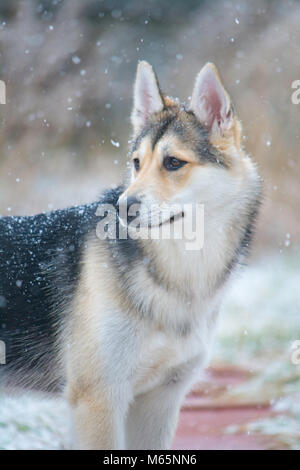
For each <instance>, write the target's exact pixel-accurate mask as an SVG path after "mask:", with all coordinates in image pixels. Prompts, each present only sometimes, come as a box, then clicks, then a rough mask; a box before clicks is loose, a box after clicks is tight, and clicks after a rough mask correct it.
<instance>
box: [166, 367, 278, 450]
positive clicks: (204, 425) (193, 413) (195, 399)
mask: <svg viewBox="0 0 300 470" xmlns="http://www.w3.org/2000/svg"><path fill="white" fill-rule="evenodd" d="M207 376H208V377H207V384H209V389H208V390H206V391H204V387H203V385H202V387H201V386H200V384H199V385H198V386H196V387H195V388H194V390H193V391H192V392H191V393H190V395H189V396H188V397H187V399H186V401H185V403H184V406H183V408H182V411H181V414H180V419H179V426H178V430H177V433H176V437H175V441H174V443H173V449H226V450H227V449H228V450H229V449H233V450H237V449H258V450H260V449H268V448H270V447H271V443H270V438H269V437H268V438H267V437H264V436H258V435H256V436H254V435H248V433H247V432H246V430H245V431H244V432H241V433H239V434H229V433H226V432H225V428H226V427H227V426H231V425H244V424H246V423H249V422H250V421H253V420H258V419H259V418H264V417H266V416H270V415H271V414H272V413H273V412H272V409H271V407H270V406H269V405H268V404H264V403H262V404H259V405H253V404H251V403H249V404H243V405H240V404H238V403H234V402H231V403H228V402H227V403H224V402H223V403H222V391H224V390H225V389H226V388H227V387H234V386H235V385H236V384H239V383H241V382H245V381H246V380H247V379H248V374H247V373H246V372H245V371H242V370H237V369H224V368H222V369H215V370H210V371H208V372H207ZM205 385H206V383H205Z"/></svg>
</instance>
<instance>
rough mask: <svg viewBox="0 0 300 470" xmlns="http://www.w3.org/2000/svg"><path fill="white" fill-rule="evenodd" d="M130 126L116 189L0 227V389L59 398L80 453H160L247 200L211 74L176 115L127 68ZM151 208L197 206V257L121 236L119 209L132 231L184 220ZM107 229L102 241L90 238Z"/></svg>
mask: <svg viewBox="0 0 300 470" xmlns="http://www.w3.org/2000/svg"><path fill="white" fill-rule="evenodd" d="M132 124H133V139H132V142H133V143H132V148H131V152H130V155H131V167H130V175H129V178H128V181H126V182H125V183H124V185H123V186H120V187H119V188H117V189H114V190H109V191H107V192H105V193H104V195H103V197H102V199H101V200H100V201H97V202H95V203H93V204H89V205H85V206H80V207H74V208H70V209H66V210H59V211H55V212H51V213H43V214H39V215H36V216H33V217H3V218H0V340H1V341H2V344H4V345H5V350H6V356H5V361H2V362H5V364H2V365H0V385H1V386H3V387H5V388H6V389H7V390H9V389H12V388H16V387H24V388H31V389H35V390H40V391H44V392H50V393H58V394H64V396H65V397H66V399H67V400H68V402H69V404H70V407H71V410H72V417H73V429H74V434H75V446H76V447H77V448H82V449H167V448H169V447H170V446H171V444H172V439H173V436H174V432H175V430H176V423H177V418H178V414H179V410H180V406H181V404H182V401H183V398H184V396H185V394H186V393H187V391H188V390H189V389H190V387H191V386H192V384H193V382H194V381H195V380H196V379H197V374H198V373H199V370H201V369H202V368H203V367H204V366H205V364H206V363H207V358H208V353H209V350H210V346H211V343H212V339H213V336H214V331H215V326H216V321H217V317H218V312H219V308H220V304H221V301H222V298H223V295H224V290H225V289H226V286H227V285H228V282H229V280H230V277H231V275H232V273H233V271H234V270H235V269H236V268H237V266H238V265H239V264H240V263H242V262H244V261H245V257H246V256H247V253H248V249H249V243H250V241H251V238H252V234H253V228H254V224H255V219H256V216H257V212H258V207H259V201H260V193H261V190H260V179H259V177H258V174H257V171H256V167H255V164H254V163H253V161H252V160H251V158H250V157H249V155H247V154H246V153H245V151H244V149H243V148H242V145H241V124H240V121H239V120H238V118H237V115H236V114H235V111H234V109H233V106H232V104H231V101H230V98H229V95H228V93H227V92H226V91H225V89H224V87H223V85H222V83H221V80H220V77H219V74H218V72H217V69H216V67H215V66H214V65H213V64H210V63H208V64H206V65H205V66H204V67H203V68H202V70H201V71H200V73H199V74H198V76H197V77H196V81H195V86H194V90H193V93H192V98H191V101H190V104H189V106H188V107H186V106H184V105H182V104H180V103H178V102H177V101H176V100H173V99H171V98H169V97H167V96H166V95H164V94H163V93H162V92H161V90H160V87H159V85H158V81H157V78H156V76H155V74H154V72H153V69H152V67H151V66H150V65H149V64H148V63H147V62H141V63H139V65H138V70H137V77H136V81H135V86H134V107H133V112H132ZM163 204H177V205H178V204H179V205H180V207H182V205H184V204H185V205H187V206H188V205H190V206H192V207H193V206H195V205H196V204H202V205H203V207H204V224H202V225H203V227H202V228H203V231H204V232H203V233H204V243H203V246H202V247H201V249H198V250H195V249H193V250H188V249H186V243H185V242H186V240H185V239H184V238H182V239H177V238H175V237H174V238H170V239H160V238H159V237H158V238H157V237H148V238H147V239H146V238H145V239H144V238H139V237H134V236H131V234H130V233H131V232H130V230H129V217H126V215H128V216H129V210H130V208H131V207H132V206H133V205H136V206H137V207H138V211H137V212H136V213H135V217H133V220H134V221H138V224H139V226H140V227H145V226H147V227H150V228H153V227H162V226H168V225H170V226H171V225H172V226H174V227H176V226H177V225H178V224H179V223H180V224H181V223H182V222H183V221H184V220H185V216H186V214H185V209H184V210H182V209H180V210H179V211H178V212H177V213H175V214H174V213H173V215H172V216H170V215H169V216H166V212H165V211H164V209H162V207H163ZM153 205H155V207H156V210H155V211H154V217H153V218H152V219H151V223H150V224H149V217H148V215H147V214H148V213H149V208H151V207H152V206H153ZM106 207H108V208H109V207H111V208H112V210H111V211H110V210H109V209H108V210H106ZM184 207H185V206H184ZM103 208H104V209H105V210H102V209H103ZM99 210H100V213H99ZM121 212H123V214H124V213H125V217H124V216H122V215H121ZM99 214H100V215H99ZM107 220H109V221H110V222H112V221H113V222H115V224H116V229H115V233H114V235H113V236H110V237H109V236H108V235H109V233H111V229H110V228H108V229H107V234H108V235H107V237H101V236H99V233H98V232H99V230H98V229H99V223H100V228H101V226H102V225H104V223H103V222H104V221H106V222H107ZM120 221H121V224H120V223H119V222H120ZM101 224H102V225H101ZM106 225H107V224H106ZM97 227H98V228H97ZM121 227H123V228H124V227H125V231H126V234H127V236H125V237H123V236H122V237H121V236H120V228H121ZM126 227H127V228H126ZM104 231H105V230H104Z"/></svg>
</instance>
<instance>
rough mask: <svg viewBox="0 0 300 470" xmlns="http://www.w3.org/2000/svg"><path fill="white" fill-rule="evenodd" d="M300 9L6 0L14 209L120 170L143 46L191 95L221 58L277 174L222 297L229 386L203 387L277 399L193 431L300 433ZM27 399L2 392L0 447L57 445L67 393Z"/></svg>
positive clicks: (6, 148) (0, 178)
mask: <svg viewBox="0 0 300 470" xmlns="http://www.w3.org/2000/svg"><path fill="white" fill-rule="evenodd" d="M299 22H300V2H299V1H295V0H288V1H285V2H282V1H280V0H269V1H267V0H253V1H251V2H249V1H248V2H246V0H239V1H225V2H224V1H217V0H216V1H202V0H184V1H183V0H165V1H163V0H148V1H147V2H141V1H139V0H128V1H126V0H43V1H40V0H26V1H21V0H1V1H0V79H1V80H4V82H5V83H6V86H7V96H6V105H0V124H1V125H0V149H1V151H0V214H1V215H14V214H34V213H38V212H40V211H46V210H52V209H56V208H59V207H65V206H68V205H74V204H79V203H85V202H89V201H92V200H95V199H96V198H97V197H98V195H99V194H100V192H101V191H102V189H103V188H104V187H107V186H109V185H113V184H116V183H118V181H119V180H120V178H121V177H122V175H123V173H124V170H125V168H126V161H127V151H128V141H129V140H130V133H131V128H130V119H129V117H130V111H131V100H132V87H133V80H134V76H135V71H136V65H137V62H138V60H141V59H145V60H147V61H149V62H150V63H151V64H152V65H153V67H154V69H155V70H156V72H157V74H158V76H159V80H160V84H161V87H162V89H163V91H165V92H166V93H167V94H169V95H171V96H178V97H179V98H180V99H181V100H183V101H188V98H189V96H190V95H191V92H192V87H193V82H194V78H195V75H196V74H197V72H198V71H199V70H200V68H201V67H202V66H203V65H204V63H205V62H206V61H212V62H214V63H215V64H216V65H217V67H218V68H219V71H220V73H221V76H222V78H223V81H224V83H225V85H226V88H227V89H228V91H229V93H230V95H231V97H232V100H233V102H234V103H235V106H236V109H237V112H238V114H239V116H240V118H241V119H242V123H243V140H244V145H245V148H246V149H247V151H248V152H249V153H251V155H253V158H254V159H255V161H256V162H257V163H258V167H259V171H260V173H261V175H262V177H263V179H264V204H263V207H262V211H261V216H260V219H259V223H258V230H257V237H256V241H255V245H254V250H253V255H252V259H251V264H250V267H249V268H248V269H247V270H246V271H245V272H244V273H243V274H242V275H241V276H240V277H239V278H238V280H237V282H236V284H235V285H234V287H233V289H232V291H231V293H230V295H229V296H228V299H227V300H226V302H225V305H224V308H223V315H222V319H221V322H220V327H219V334H218V338H217V340H216V347H215V350H214V352H213V358H212V371H213V372H212V377H210V378H211V380H210V381H209V383H210V384H214V385H215V386H211V385H207V384H206V385H205V387H204V388H203V386H202V389H201V390H202V391H199V393H198V395H199V394H200V395H201V394H202V395H203V394H204V395H205V394H206V395H207V396H206V398H207V400H208V401H209V403H206V404H205V405H203V406H204V407H205V406H206V407H209V406H210V407H212V409H213V408H214V407H215V406H217V405H218V404H220V403H223V405H224V407H225V408H226V407H229V408H228V409H231V408H230V407H237V408H240V407H241V405H243V406H244V407H245V406H249V410H250V411H251V407H252V408H253V409H254V408H255V409H256V410H257V407H260V408H259V409H264V410H266V414H265V415H263V416H262V417H259V420H255V419H254V417H253V416H252V418H253V419H252V418H251V420H250V421H251V423H250V421H249V423H248V421H247V419H246V421H245V420H244V421H245V422H244V421H243V419H242V420H239V419H237V422H231V421H230V420H229V422H227V421H226V423H225V425H224V426H223V427H222V426H221V427H220V426H219V425H217V424H216V426H215V427H214V425H213V426H212V428H209V426H208V427H206V428H205V430H204V431H203V436H204V437H203V439H204V441H203V442H204V444H199V442H200V440H198V441H197V437H196V438H195V439H196V441H195V442H196V444H194V445H195V446H196V445H198V446H199V445H203V446H204V447H205V445H208V444H207V442H208V441H207V439H206V438H207V436H208V435H212V436H214V435H216V436H217V437H218V438H219V437H220V436H221V434H222V436H223V434H226V436H227V437H225V438H224V439H225V441H222V439H221V441H222V442H225V443H224V444H221V445H223V446H225V447H226V445H227V447H228V445H233V444H228V442H229V441H230V439H232V435H234V436H243V437H242V439H244V441H243V442H244V443H246V444H243V445H248V446H250V444H249V442H250V443H251V442H252V441H251V439H252V438H253V436H254V441H253V442H254V443H253V446H254V447H255V446H256V447H259V446H260V445H261V446H263V447H268V448H270V447H272V446H273V447H282V448H299V447H300V408H298V407H297V406H296V405H297V403H298V402H299V400H298V398H300V397H299V395H298V393H299V392H298V390H299V391H300V388H299V386H300V381H299V377H300V367H299V366H298V365H295V364H293V363H292V361H291V347H292V344H293V341H295V340H297V339H300V312H299V307H300V290H299V287H300V284H299V281H300V274H299V265H300V217H299V206H300V188H299V178H300V164H299V135H300V104H299V105H296V104H293V103H292V101H291V96H292V93H293V91H294V90H293V89H292V82H293V81H294V80H297V79H298V80H300V69H299V64H300V59H299V44H300V28H299ZM226 374H227V375H226ZM198 395H197V396H198ZM198 398H199V397H198ZM202 398H203V397H202ZM28 400H29V401H28V406H27V407H23V406H21V405H20V403H21V402H20V401H18V400H10V401H5V400H4V399H2V401H1V399H0V448H1V446H2V447H3V448H22V447H23V448H26V447H28V446H29V447H30V446H31V447H32V446H33V447H35V448H43V447H51V446H52V447H54V448H59V447H60V446H61V445H62V444H61V441H60V437H57V436H56V434H55V433H56V432H57V430H56V431H54V430H53V429H54V428H55V429H57V426H54V424H53V423H54V422H55V419H56V418H57V416H56V417H55V416H54V418H53V420H54V421H53V422H52V421H51V419H52V418H50V415H51V413H53V406H52V405H51V406H50V405H49V403H48V404H47V403H46V404H45V402H43V405H41V403H39V405H38V404H37V403H38V402H34V401H31V398H29V399H28ZM216 404H217V405H216ZM42 406H44V407H45V410H44V408H42ZM47 406H48V408H47ZM18 407H19V408H18ZM199 407H200V405H199ZM217 407H218V406H217ZM200 408H201V407H200ZM16 409H18V410H19V411H18V413H16ZM42 409H43V410H44V411H43V412H41V410H42ZM1 412H2V418H1ZM24 413H25V414H24ZM219 413H220V410H219ZM54 414H55V413H54ZM233 414H234V413H233V412H232V413H231V412H230V413H229V415H230V416H233ZM250 414H251V413H250ZM229 415H228V416H229ZM12 416H13V417H14V418H13V419H12ZM216 416H219V415H217V414H216ZM255 416H256V415H255ZM40 417H42V418H40ZM202 418H203V417H202ZM298 418H299V419H298ZM40 419H41V420H42V421H41V422H40V421H39V420H40ZM47 419H49V420H50V421H49V422H50V424H49V423H48V422H47V423H48V424H47V426H48V427H47V429H49V435H48V434H47V432H46V431H45V426H44V424H43V423H44V421H43V420H46V421H47ZM34 420H36V421H34ZM51 423H52V424H51ZM193 429H194V428H193ZM195 429H196V431H195ZM195 429H194V431H195V432H194V431H193V432H194V434H196V436H198V437H199V436H200V434H201V432H202V431H201V430H199V429H198V431H197V426H196V428H195ZM45 432H46V435H45V434H43V433H45ZM193 432H192V431H191V433H192V434H193ZM197 433H198V434H197ZM41 436H42V437H41ZM55 436H56V437H55ZM228 436H230V439H229V437H228ZM256 436H263V438H264V439H265V437H266V436H267V440H266V441H264V440H263V441H259V443H258V441H256V440H255V439H256ZM56 438H57V439H56ZM39 439H40V440H39ZM55 439H56V440H55ZM199 439H200V437H199ZM226 439H229V441H226ZM182 442H183V441H182ZM186 442H187V444H182V445H187V446H188V445H189V441H188V440H187V441H186ZM190 442H191V441H190ZM193 442H194V441H193ZM197 442H198V444H197ZM201 442H202V441H201ZM212 442H213V443H212V444H211V445H212V447H213V448H215V447H217V446H218V445H219V446H220V439H219V441H216V442H214V441H212ZM226 442H227V444H226ZM230 442H237V441H236V440H235V439H233V440H231V441H230ZM261 442H263V443H261ZM205 443H206V444H205ZM247 443H248V444H247ZM178 445H179V444H178ZM251 445H252V444H251Z"/></svg>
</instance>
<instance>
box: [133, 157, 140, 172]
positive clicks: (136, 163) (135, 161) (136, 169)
mask: <svg viewBox="0 0 300 470" xmlns="http://www.w3.org/2000/svg"><path fill="white" fill-rule="evenodd" d="M133 164H134V168H135V171H139V169H140V160H139V158H134V159H133Z"/></svg>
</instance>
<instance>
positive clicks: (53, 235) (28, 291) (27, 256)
mask: <svg viewBox="0 0 300 470" xmlns="http://www.w3.org/2000/svg"><path fill="white" fill-rule="evenodd" d="M97 206H98V203H94V204H90V205H86V206H80V207H74V208H71V209H66V210H59V211H56V212H52V213H45V214H39V215H36V216H31V217H3V218H0V340H2V341H3V342H4V344H5V348H6V364H5V365H0V385H3V384H4V385H7V386H10V385H12V386H15V385H22V386H26V387H32V388H37V389H39V390H45V391H57V390H58V389H59V388H60V386H61V382H62V381H63V379H62V377H61V368H59V367H57V360H58V359H57V350H56V349H57V348H56V342H57V336H58V333H59V329H58V325H59V324H61V322H62V320H63V319H61V315H62V312H63V308H62V307H65V305H66V303H67V302H68V300H69V299H70V298H71V296H72V292H73V291H74V289H75V286H76V281H77V278H78V271H79V264H80V257H81V252H82V248H83V245H84V240H85V237H86V234H87V233H88V231H89V230H91V227H93V226H95V224H96V215H95V213H96V209H97ZM98 220H99V219H98ZM20 371H21V374H20V375H19V372H20ZM20 382H21V383H20Z"/></svg>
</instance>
